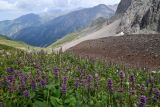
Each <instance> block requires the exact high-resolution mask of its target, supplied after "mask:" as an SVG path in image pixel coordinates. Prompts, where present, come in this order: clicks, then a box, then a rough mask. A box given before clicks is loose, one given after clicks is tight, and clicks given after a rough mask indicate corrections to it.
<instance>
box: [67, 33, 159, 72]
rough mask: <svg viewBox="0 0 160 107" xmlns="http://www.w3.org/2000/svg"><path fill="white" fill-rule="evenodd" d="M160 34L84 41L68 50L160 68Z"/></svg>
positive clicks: (136, 65) (92, 56)
mask: <svg viewBox="0 0 160 107" xmlns="http://www.w3.org/2000/svg"><path fill="white" fill-rule="evenodd" d="M159 47H160V34H157V35H153V34H148V35H125V36H118V37H107V38H102V39H97V40H89V41H84V42H82V43H80V44H78V45H76V46H75V47H72V48H70V49H69V50H68V51H69V52H72V53H74V54H76V55H80V56H82V57H91V58H93V59H97V58H98V59H101V60H105V61H106V62H112V63H117V64H124V65H127V66H134V67H141V68H145V67H146V68H151V69H157V68H160V48H159Z"/></svg>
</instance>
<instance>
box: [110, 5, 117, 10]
mask: <svg viewBox="0 0 160 107" xmlns="http://www.w3.org/2000/svg"><path fill="white" fill-rule="evenodd" d="M108 7H109V8H110V9H112V10H113V11H116V10H117V7H118V4H114V5H108Z"/></svg>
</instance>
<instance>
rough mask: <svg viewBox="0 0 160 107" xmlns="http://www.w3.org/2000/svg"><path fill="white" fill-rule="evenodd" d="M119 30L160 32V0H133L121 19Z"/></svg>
mask: <svg viewBox="0 0 160 107" xmlns="http://www.w3.org/2000/svg"><path fill="white" fill-rule="evenodd" d="M122 1H125V0H122ZM122 1H121V2H122ZM117 11H118V10H117ZM118 32H125V33H128V34H131V33H157V32H160V0H132V2H131V5H130V6H129V8H128V9H127V11H126V12H125V13H124V15H123V17H122V19H121V23H120V27H119V30H118Z"/></svg>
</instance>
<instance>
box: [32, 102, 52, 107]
mask: <svg viewBox="0 0 160 107" xmlns="http://www.w3.org/2000/svg"><path fill="white" fill-rule="evenodd" d="M32 106H33V107H51V106H49V105H48V104H47V103H46V102H40V101H36V102H35V103H33V105H32Z"/></svg>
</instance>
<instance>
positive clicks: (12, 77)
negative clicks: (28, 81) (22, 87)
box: [7, 75, 14, 83]
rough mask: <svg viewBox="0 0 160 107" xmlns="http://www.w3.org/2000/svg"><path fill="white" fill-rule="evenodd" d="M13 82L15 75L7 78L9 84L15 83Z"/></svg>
mask: <svg viewBox="0 0 160 107" xmlns="http://www.w3.org/2000/svg"><path fill="white" fill-rule="evenodd" d="M13 80H14V76H13V75H9V76H7V82H8V83H11V82H13Z"/></svg>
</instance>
